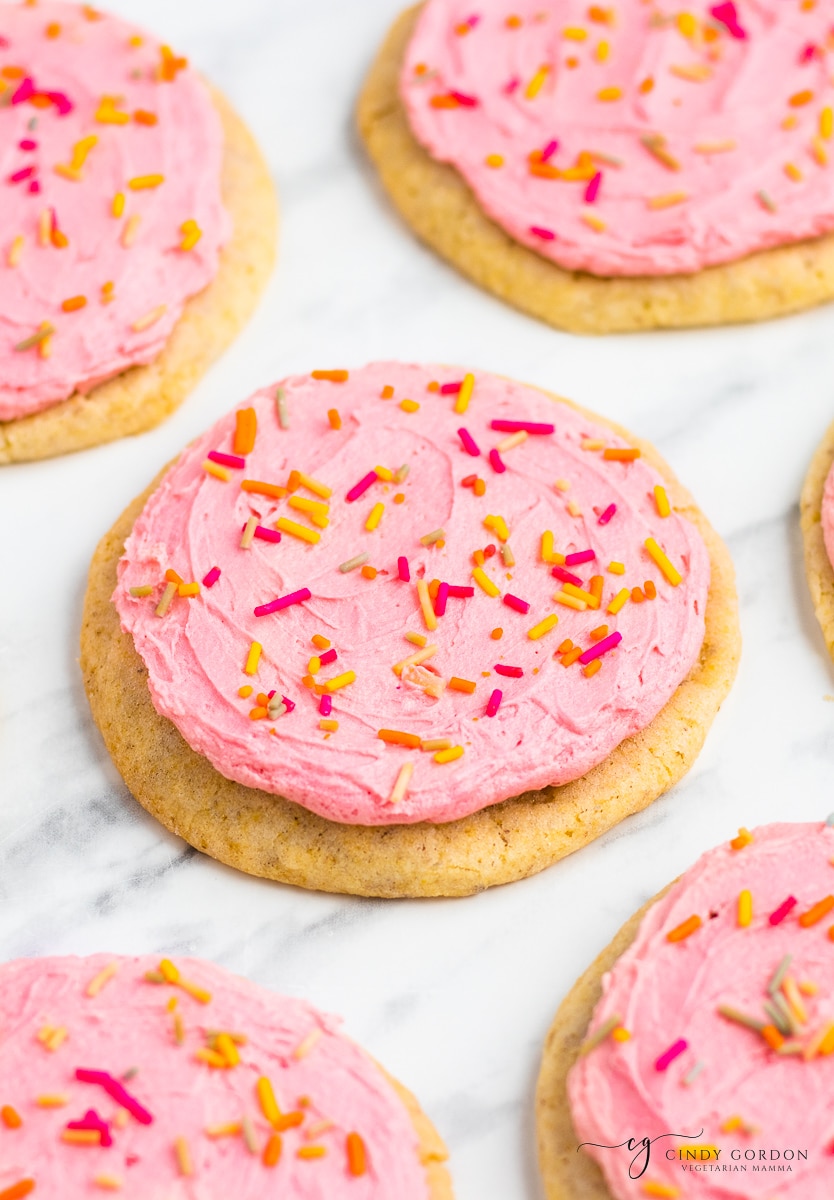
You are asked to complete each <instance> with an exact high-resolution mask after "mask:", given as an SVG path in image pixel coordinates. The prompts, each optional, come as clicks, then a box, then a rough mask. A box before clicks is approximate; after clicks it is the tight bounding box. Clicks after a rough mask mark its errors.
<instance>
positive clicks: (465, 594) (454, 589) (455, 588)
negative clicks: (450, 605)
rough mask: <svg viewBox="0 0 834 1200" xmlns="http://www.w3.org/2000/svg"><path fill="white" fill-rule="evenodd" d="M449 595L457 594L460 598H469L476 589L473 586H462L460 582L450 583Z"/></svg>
mask: <svg viewBox="0 0 834 1200" xmlns="http://www.w3.org/2000/svg"><path fill="white" fill-rule="evenodd" d="M449 595H450V596H457V597H458V598H459V599H460V600H468V599H469V597H470V596H474V595H475V589H474V588H473V587H461V585H460V584H458V583H450V584H449Z"/></svg>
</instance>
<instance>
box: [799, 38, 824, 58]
mask: <svg viewBox="0 0 834 1200" xmlns="http://www.w3.org/2000/svg"><path fill="white" fill-rule="evenodd" d="M818 57H819V58H821V57H822V54H821V53H820V48H819V46H815V45H814V43H813V42H809V43H808V45H807V46H805V47H804V49H803V50H802V53H801V54H800V56H799V61H800V62H801V63H806V62H810V61H811V59H813V58H818Z"/></svg>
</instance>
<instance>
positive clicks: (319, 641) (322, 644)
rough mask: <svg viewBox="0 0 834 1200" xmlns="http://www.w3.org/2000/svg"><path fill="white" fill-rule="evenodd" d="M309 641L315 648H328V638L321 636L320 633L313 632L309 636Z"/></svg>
mask: <svg viewBox="0 0 834 1200" xmlns="http://www.w3.org/2000/svg"><path fill="white" fill-rule="evenodd" d="M310 641H311V642H312V643H313V645H314V646H315V648H316V649H317V650H329V649H330V641H329V639H328V638H326V637H322V635H321V634H320V633H314V634H313V636H312V637H311V638H310Z"/></svg>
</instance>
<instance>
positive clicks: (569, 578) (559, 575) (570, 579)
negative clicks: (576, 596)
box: [550, 567, 585, 588]
mask: <svg viewBox="0 0 834 1200" xmlns="http://www.w3.org/2000/svg"><path fill="white" fill-rule="evenodd" d="M550 574H551V575H552V576H553V577H554V579H561V581H562V583H572V584H573V586H574V587H578V588H581V587H584V586H585V585H584V584H583V582H582V580H581V579H580V578H579V576H578V575H572V574H571V573H570V571H566V570H565V568H564V567H554V568H553V570H552V571H551V572H550Z"/></svg>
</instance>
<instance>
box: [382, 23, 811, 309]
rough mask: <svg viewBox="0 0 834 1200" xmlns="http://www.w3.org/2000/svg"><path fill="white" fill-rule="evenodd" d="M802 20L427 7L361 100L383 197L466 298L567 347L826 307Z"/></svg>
mask: <svg viewBox="0 0 834 1200" xmlns="http://www.w3.org/2000/svg"><path fill="white" fill-rule="evenodd" d="M831 49H832V43H831V31H830V20H829V14H828V12H827V10H826V9H825V7H824V6H821V5H802V4H799V3H793V2H791V3H784V2H783V0H765V2H764V3H760V4H755V5H752V4H747V3H744V4H738V5H736V4H734V3H721V4H710V3H704V2H701V3H695V4H689V3H686V4H685V3H683V2H682V0H676V2H675V3H673V4H671V5H666V6H665V7H664V8H663V9H662V10H661V9H660V8H658V7H657V6H655V5H654V4H651V3H649V4H645V3H642V2H641V0H621V2H619V3H616V4H607V5H602V6H600V5H590V6H589V5H587V4H584V3H583V4H579V3H575V2H574V0H547V2H545V3H541V2H540V0H524V2H522V3H516V2H515V0H485V3H482V4H478V5H474V6H473V5H470V4H468V3H467V2H465V0H427V3H425V4H424V5H422V6H421V7H418V8H412V9H409V10H408V11H407V12H405V13H404V14H403V15H402V16H401V17H400V18H399V19H398V21H397V22H396V23H395V25H394V27H393V28H392V30H391V32H390V34H389V36H388V38H387V40H386V42H385V44H384V45H383V47H382V49H381V50H380V53H379V56H378V58H377V60H376V62H375V64H374V65H373V67H372V69H371V72H370V75H369V77H368V80H367V82H366V84H365V88H364V90H363V93H362V96H361V99H360V103H359V124H360V128H361V131H362V135H363V137H364V140H365V142H366V145H367V147H368V150H369V152H370V154H371V157H372V158H373V160H374V163H375V165H376V166H377V169H378V170H379V172H380V176H381V179H382V182H383V184H384V185H385V187H386V189H387V191H388V192H389V194H390V195H391V197H392V199H393V201H394V203H395V204H396V205H397V207H398V208H399V209H400V211H401V212H402V214H403V216H404V217H405V219H406V221H407V222H408V223H409V224H410V225H411V226H412V228H413V229H414V230H415V231H416V232H417V233H418V234H419V235H420V237H422V238H423V239H424V240H425V241H426V242H428V243H429V245H431V246H433V247H434V248H435V249H436V250H437V251H438V252H439V253H440V254H442V255H443V256H444V257H445V258H447V259H449V260H450V261H451V262H452V263H453V264H454V265H455V266H457V267H458V268H459V269H460V270H462V271H463V272H464V273H465V274H467V275H468V276H470V278H472V279H473V280H474V281H475V282H476V283H479V284H480V285H481V286H483V287H485V288H487V289H489V290H490V291H493V292H495V293H496V294H497V295H498V296H500V297H501V298H502V299H504V300H508V301H509V302H510V303H512V304H514V305H516V306H517V307H518V308H521V309H522V310H524V311H525V312H528V313H530V314H532V315H534V316H537V317H540V318H541V319H543V320H545V321H548V322H550V323H551V324H553V325H556V326H559V327H561V328H565V329H571V330H575V331H578V332H592V333H593V332H597V333H598V332H606V331H616V330H629V329H646V328H653V327H656V326H681V325H709V324H717V323H722V322H729V321H748V320H756V319H759V318H762V317H769V316H773V315H776V314H778V313H784V312H790V311H794V310H796V309H799V308H802V307H805V306H807V305H810V304H814V303H818V302H820V301H822V300H826V299H829V298H830V297H831V296H832V295H834V238H832V236H831V231H832V228H834V217H832V206H831V183H830V168H829V158H830V154H831V149H832V143H831V137H832V124H833V123H834V118H832V106H834V86H832V83H831V78H830V76H831V72H830V69H829V59H830V54H831Z"/></svg>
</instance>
